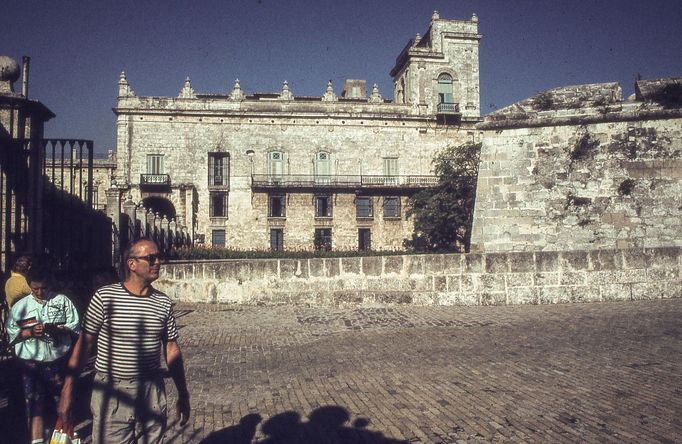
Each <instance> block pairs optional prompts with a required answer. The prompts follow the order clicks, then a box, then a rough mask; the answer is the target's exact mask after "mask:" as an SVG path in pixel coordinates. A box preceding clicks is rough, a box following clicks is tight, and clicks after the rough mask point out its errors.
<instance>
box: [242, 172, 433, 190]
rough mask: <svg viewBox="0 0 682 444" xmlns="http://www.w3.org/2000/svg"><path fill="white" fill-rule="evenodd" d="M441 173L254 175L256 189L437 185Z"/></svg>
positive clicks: (373, 187)
mask: <svg viewBox="0 0 682 444" xmlns="http://www.w3.org/2000/svg"><path fill="white" fill-rule="evenodd" d="M437 183H438V176H374V175H329V176H315V175H304V174H284V175H279V176H272V175H268V174H254V175H253V176H251V187H252V188H253V189H284V188H289V189H306V188H307V189H315V190H318V189H321V190H324V189H349V190H350V189H396V190H397V189H421V188H428V187H432V186H435V185H436V184H437Z"/></svg>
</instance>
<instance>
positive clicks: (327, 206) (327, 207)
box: [315, 196, 332, 217]
mask: <svg viewBox="0 0 682 444" xmlns="http://www.w3.org/2000/svg"><path fill="white" fill-rule="evenodd" d="M315 217H332V197H331V196H315Z"/></svg>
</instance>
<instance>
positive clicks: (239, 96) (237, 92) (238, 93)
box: [230, 79, 244, 100]
mask: <svg viewBox="0 0 682 444" xmlns="http://www.w3.org/2000/svg"><path fill="white" fill-rule="evenodd" d="M230 99H232V100H244V92H243V91H242V85H241V83H239V79H237V80H235V81H234V88H232V94H230Z"/></svg>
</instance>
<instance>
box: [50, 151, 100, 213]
mask: <svg viewBox="0 0 682 444" xmlns="http://www.w3.org/2000/svg"><path fill="white" fill-rule="evenodd" d="M93 147H94V144H93V141H92V140H83V139H43V153H44V159H45V161H44V162H43V174H44V175H45V176H46V177H47V178H48V180H49V181H50V182H51V183H52V184H53V185H54V186H55V187H57V188H58V189H60V190H62V191H65V192H67V193H69V194H71V195H74V196H76V197H78V198H79V199H81V200H82V201H83V202H85V203H86V204H87V205H88V207H90V208H92V206H93V202H92V189H93V187H92V185H93V183H92V159H93V149H94V148H93Z"/></svg>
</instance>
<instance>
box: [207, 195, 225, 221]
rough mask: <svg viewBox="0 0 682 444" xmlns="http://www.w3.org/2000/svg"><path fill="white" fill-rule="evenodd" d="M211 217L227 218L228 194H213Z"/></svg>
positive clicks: (211, 196)
mask: <svg viewBox="0 0 682 444" xmlns="http://www.w3.org/2000/svg"><path fill="white" fill-rule="evenodd" d="M210 199H211V207H210V214H209V216H210V217H227V193H226V192H211V193H210Z"/></svg>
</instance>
